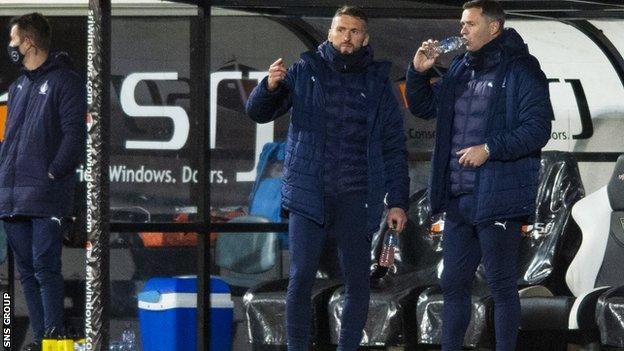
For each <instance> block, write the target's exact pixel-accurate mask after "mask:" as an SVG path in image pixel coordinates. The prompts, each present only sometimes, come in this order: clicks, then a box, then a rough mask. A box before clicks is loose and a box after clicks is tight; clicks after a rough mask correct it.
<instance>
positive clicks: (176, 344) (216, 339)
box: [138, 276, 234, 351]
mask: <svg viewBox="0 0 624 351" xmlns="http://www.w3.org/2000/svg"><path fill="white" fill-rule="evenodd" d="M138 300H139V321H140V325H141V343H142V346H143V350H144V351H176V350H180V351H192V350H196V349H197V278H196V277H195V276H191V277H174V278H152V279H150V280H148V281H147V282H146V283H145V286H144V287H143V291H142V292H141V293H139V296H138ZM233 306H234V305H233V303H232V299H231V296H230V287H229V286H228V285H227V283H225V282H224V281H223V280H221V279H219V278H217V277H211V278H210V307H211V308H210V350H215V351H228V350H231V348H232V318H233Z"/></svg>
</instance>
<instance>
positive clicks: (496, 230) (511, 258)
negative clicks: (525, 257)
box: [441, 195, 522, 351]
mask: <svg viewBox="0 0 624 351" xmlns="http://www.w3.org/2000/svg"><path fill="white" fill-rule="evenodd" d="M474 206H475V198H474V196H473V195H461V196H459V197H454V198H452V199H451V201H450V203H449V208H448V211H447V214H446V221H445V225H444V241H443V243H442V245H443V258H444V270H443V272H442V283H441V285H442V293H443V295H444V311H443V315H442V323H443V325H442V350H445V351H456V350H461V349H462V345H463V341H464V335H465V333H466V329H467V328H468V323H469V322H470V308H471V301H470V288H471V285H472V281H473V279H474V275H475V272H476V270H477V267H478V266H479V263H480V262H483V265H484V268H485V275H486V279H487V282H488V286H489V288H490V290H491V293H492V298H493V299H494V311H495V312H494V323H495V331H496V350H497V351H513V350H514V349H515V345H516V337H517V334H518V327H519V326H520V300H519V297H518V289H517V283H516V281H517V272H518V255H519V247H520V240H521V237H522V236H521V232H520V230H521V225H522V222H521V221H518V220H516V221H512V220H507V221H489V222H485V223H480V224H478V225H475V224H474V221H473V217H472V216H473V213H474V211H473V210H474Z"/></svg>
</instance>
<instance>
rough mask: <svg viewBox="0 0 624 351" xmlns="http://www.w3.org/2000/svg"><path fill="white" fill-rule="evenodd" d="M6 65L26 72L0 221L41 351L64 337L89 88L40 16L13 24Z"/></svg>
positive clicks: (9, 136)
mask: <svg viewBox="0 0 624 351" xmlns="http://www.w3.org/2000/svg"><path fill="white" fill-rule="evenodd" d="M10 25H11V32H10V43H9V45H8V54H9V59H10V60H11V62H12V63H14V64H16V65H19V66H21V67H22V72H21V75H20V76H19V77H18V78H17V80H16V81H15V82H14V83H13V84H12V85H11V87H10V89H9V98H8V103H7V107H8V117H7V121H6V129H5V137H4V142H3V143H2V147H1V149H0V218H2V220H3V221H4V227H5V230H6V233H7V236H8V239H9V245H10V246H11V249H12V250H13V252H14V254H15V261H16V264H17V268H18V271H19V273H20V281H21V284H22V289H23V292H24V295H25V298H26V304H27V306H28V315H29V318H30V325H31V327H32V330H33V334H34V342H33V344H31V345H28V346H27V347H26V350H39V349H40V347H41V346H40V343H41V339H42V337H43V335H44V333H45V332H46V331H51V330H52V329H56V330H57V331H58V332H62V329H63V276H62V275H61V248H62V235H61V230H60V229H61V221H62V220H63V218H64V217H67V216H69V215H71V210H72V202H73V198H74V196H73V192H74V187H75V169H76V166H77V165H78V163H79V162H80V161H81V160H82V158H83V155H84V148H85V141H86V127H85V114H86V111H87V103H86V92H85V84H84V81H83V80H82V79H81V78H80V77H79V75H78V74H77V73H76V72H75V71H74V70H73V69H72V67H71V62H70V60H69V58H68V56H67V54H65V53H50V52H49V49H50V44H51V39H50V25H49V24H48V21H47V20H46V19H45V18H44V17H43V16H42V15H41V14H38V13H30V14H26V15H23V16H20V17H16V18H13V19H12V20H11V22H10Z"/></svg>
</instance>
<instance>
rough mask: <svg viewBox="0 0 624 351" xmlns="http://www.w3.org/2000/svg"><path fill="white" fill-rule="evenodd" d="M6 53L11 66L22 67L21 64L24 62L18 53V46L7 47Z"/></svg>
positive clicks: (22, 56)
mask: <svg viewBox="0 0 624 351" xmlns="http://www.w3.org/2000/svg"><path fill="white" fill-rule="evenodd" d="M7 52H8V54H9V61H11V63H12V64H14V65H18V66H21V65H22V62H23V61H24V54H22V53H21V52H20V51H19V45H18V46H11V45H9V46H8V47H7Z"/></svg>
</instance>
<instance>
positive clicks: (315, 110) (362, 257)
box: [247, 6, 409, 351]
mask: <svg viewBox="0 0 624 351" xmlns="http://www.w3.org/2000/svg"><path fill="white" fill-rule="evenodd" d="M366 26H367V17H366V15H365V14H364V13H363V11H362V10H361V9H359V8H357V7H349V6H345V7H342V8H340V9H338V11H336V14H335V15H334V18H333V20H332V25H331V28H330V29H329V34H328V38H327V41H325V42H324V43H322V44H321V45H320V46H319V47H318V49H317V50H316V51H314V52H307V53H304V54H302V55H301V60H300V61H299V62H297V63H295V64H294V65H293V66H292V67H290V68H289V69H286V68H285V66H284V62H283V61H282V59H278V60H277V61H275V62H274V63H273V64H272V65H271V66H270V68H269V76H268V77H267V78H265V79H264V80H262V81H261V82H260V84H259V85H258V86H257V87H256V88H255V89H254V91H253V92H252V93H251V96H250V97H249V101H248V102H247V113H248V114H249V116H250V117H251V118H252V119H253V120H255V121H257V122H259V123H265V122H269V121H272V120H274V119H275V118H277V117H279V116H282V115H284V114H285V113H286V112H287V111H288V110H291V121H290V126H289V130H288V141H287V146H286V158H285V160H284V176H283V187H282V207H283V208H284V209H285V210H286V211H288V212H289V238H290V257H291V266H290V276H289V278H290V280H289V284H288V295H287V300H286V329H287V339H288V350H291V351H292V350H307V349H308V346H309V345H308V343H309V334H310V320H311V316H310V307H311V302H310V293H311V289H312V284H313V282H314V277H315V273H316V270H317V268H318V264H319V259H320V255H321V250H322V247H323V243H324V242H325V240H326V238H327V237H333V238H335V239H336V241H337V246H338V251H339V259H340V264H341V267H342V269H343V276H344V282H345V300H346V301H345V306H344V310H343V314H342V322H341V326H342V328H341V330H340V337H339V346H338V349H339V350H355V349H357V347H358V345H359V343H360V340H361V338H362V329H363V328H364V323H365V322H366V316H367V311H368V300H369V295H370V286H369V265H370V250H371V236H372V233H373V232H375V231H376V230H378V229H379V222H380V217H381V214H382V212H383V208H384V196H385V197H386V204H387V208H388V209H389V210H388V217H387V222H388V224H389V225H390V226H394V227H396V229H397V230H398V231H401V230H403V227H404V225H405V221H406V216H405V211H406V210H407V207H408V192H409V177H408V174H407V173H408V172H407V157H406V150H405V135H404V132H403V118H402V115H401V112H400V110H399V106H398V103H397V100H396V98H395V96H394V94H393V91H392V89H393V88H392V84H391V82H390V80H389V79H388V71H389V68H390V64H389V63H388V62H376V61H373V51H372V49H371V47H370V46H369V45H368V41H369V35H368V33H367V27H366Z"/></svg>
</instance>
